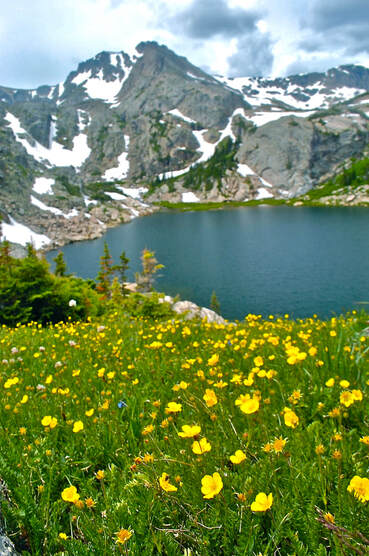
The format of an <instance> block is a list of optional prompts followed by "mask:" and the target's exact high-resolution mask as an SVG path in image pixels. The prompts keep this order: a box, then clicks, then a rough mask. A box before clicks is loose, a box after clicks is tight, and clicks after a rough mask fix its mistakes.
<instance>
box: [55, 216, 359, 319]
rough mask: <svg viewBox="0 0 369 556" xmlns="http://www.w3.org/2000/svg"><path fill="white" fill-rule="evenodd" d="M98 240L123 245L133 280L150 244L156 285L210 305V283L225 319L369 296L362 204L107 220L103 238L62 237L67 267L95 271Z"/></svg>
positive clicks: (331, 309) (319, 307) (300, 311)
mask: <svg viewBox="0 0 369 556" xmlns="http://www.w3.org/2000/svg"><path fill="white" fill-rule="evenodd" d="M104 241H107V243H108V245H109V248H110V251H111V254H112V256H113V258H114V260H115V261H116V262H118V260H119V255H120V253H121V252H122V250H125V251H126V254H127V256H128V257H129V258H130V261H131V262H130V266H131V271H130V274H129V279H130V280H133V279H134V272H135V271H137V270H139V268H140V260H139V256H140V253H141V251H142V249H144V248H145V247H147V248H148V249H150V250H154V251H155V252H156V257H157V259H158V261H159V262H160V263H162V264H164V265H165V269H164V270H163V271H161V273H162V276H161V277H160V278H159V279H158V280H157V283H156V286H157V289H158V290H159V291H165V292H166V293H168V294H171V295H175V294H177V293H179V294H180V296H181V298H182V299H190V300H192V301H194V302H195V303H197V304H199V305H205V306H209V301H210V296H211V293H212V291H213V290H214V291H215V292H216V294H217V297H218V300H219V302H220V305H221V312H222V314H223V315H224V316H225V317H227V318H229V319H242V318H244V316H245V315H246V314H247V313H256V314H262V315H264V316H267V315H269V314H285V313H289V314H290V315H292V316H293V317H294V318H298V317H307V316H312V315H313V314H314V313H315V314H317V315H318V316H320V317H327V316H332V315H333V314H334V313H341V312H343V311H346V310H351V309H353V308H356V309H358V308H359V307H367V305H365V304H364V305H361V302H367V301H369V209H367V208H320V207H315V208H307V207H299V208H293V207H247V208H238V209H227V210H220V211H210V212H188V213H173V212H168V213H157V214H154V215H152V216H146V217H143V218H138V219H136V220H133V221H132V222H130V223H129V224H124V225H122V226H119V227H118V228H114V229H110V230H109V231H108V232H107V233H106V235H105V236H104V237H103V238H101V239H97V240H93V241H85V242H79V243H74V244H71V245H67V246H65V247H64V248H63V249H62V250H63V252H64V255H65V260H66V262H67V266H68V270H69V271H70V272H73V273H74V274H76V275H78V276H81V277H83V278H94V277H96V275H97V273H98V269H99V258H100V256H101V255H102V252H103V245H104ZM53 256H55V252H53V253H49V254H48V259H49V260H51V258H52V257H53ZM358 302H359V304H358Z"/></svg>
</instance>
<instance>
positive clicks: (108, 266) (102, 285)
mask: <svg viewBox="0 0 369 556" xmlns="http://www.w3.org/2000/svg"><path fill="white" fill-rule="evenodd" d="M113 272H114V268H113V259H112V257H111V255H110V251H109V247H108V244H107V243H106V241H105V243H104V254H103V255H102V256H101V257H100V270H99V273H98V275H97V278H96V280H97V285H96V291H97V292H98V293H99V294H101V295H102V297H103V298H104V299H108V298H109V297H110V288H111V281H112V277H113Z"/></svg>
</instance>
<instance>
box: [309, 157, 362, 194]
mask: <svg viewBox="0 0 369 556" xmlns="http://www.w3.org/2000/svg"><path fill="white" fill-rule="evenodd" d="M367 183H369V158H367V157H366V158H362V159H360V160H356V159H355V158H352V159H351V164H350V165H349V166H348V167H347V168H344V169H343V170H342V171H341V172H340V173H339V174H337V175H336V177H335V178H333V179H332V180H329V181H327V182H326V183H324V184H323V185H322V186H320V187H317V188H316V189H311V190H310V191H309V192H308V193H307V194H306V196H305V197H307V198H308V199H310V200H318V199H320V198H321V197H326V196H328V195H333V194H334V193H335V192H337V191H338V190H339V189H342V188H343V189H345V188H348V187H350V188H357V187H360V186H361V185H365V184H367Z"/></svg>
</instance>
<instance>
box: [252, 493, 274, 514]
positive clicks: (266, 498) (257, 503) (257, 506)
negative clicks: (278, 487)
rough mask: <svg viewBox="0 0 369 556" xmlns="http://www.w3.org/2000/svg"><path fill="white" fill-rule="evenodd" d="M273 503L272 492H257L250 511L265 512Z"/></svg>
mask: <svg viewBox="0 0 369 556" xmlns="http://www.w3.org/2000/svg"><path fill="white" fill-rule="evenodd" d="M272 504H273V494H272V493H270V494H268V495H266V494H265V492H259V494H257V495H256V498H255V500H254V502H253V503H252V504H251V511H252V512H266V511H267V510H269V508H271V506H272Z"/></svg>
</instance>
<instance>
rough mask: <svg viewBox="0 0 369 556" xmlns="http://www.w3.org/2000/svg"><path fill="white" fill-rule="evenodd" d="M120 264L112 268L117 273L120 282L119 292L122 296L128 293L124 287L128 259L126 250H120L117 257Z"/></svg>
mask: <svg viewBox="0 0 369 556" xmlns="http://www.w3.org/2000/svg"><path fill="white" fill-rule="evenodd" d="M119 261H120V264H118V265H115V266H114V270H115V271H116V272H117V273H118V277H119V278H118V279H119V282H120V285H121V286H120V287H121V293H122V295H123V297H126V295H128V293H129V290H127V289H126V287H125V283H126V282H127V270H128V263H129V259H128V258H127V257H126V252H125V251H122V253H121V255H120V257H119Z"/></svg>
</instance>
